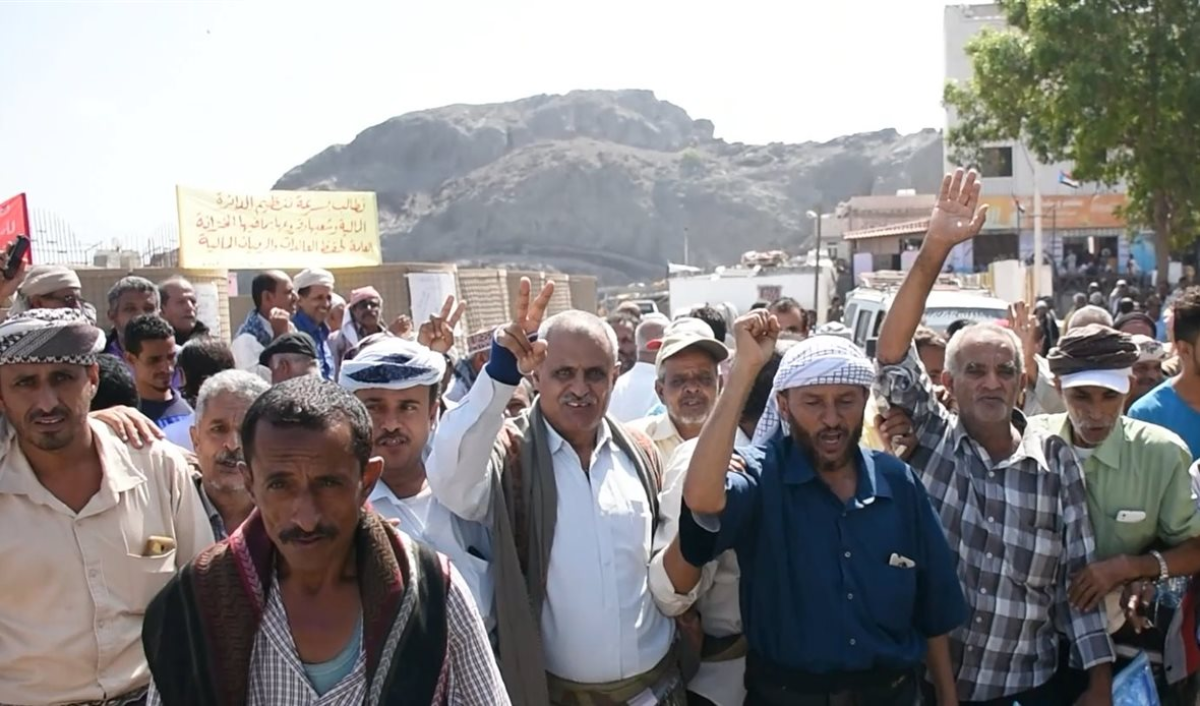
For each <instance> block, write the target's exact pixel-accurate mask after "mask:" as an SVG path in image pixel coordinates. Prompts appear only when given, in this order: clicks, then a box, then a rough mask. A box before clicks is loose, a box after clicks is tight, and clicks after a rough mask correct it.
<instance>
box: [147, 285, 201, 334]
mask: <svg viewBox="0 0 1200 706" xmlns="http://www.w3.org/2000/svg"><path fill="white" fill-rule="evenodd" d="M158 297H159V301H160V302H161V303H162V317H163V318H164V319H166V320H167V323H169V324H171V328H173V329H175V343H177V344H179V345H180V346H182V345H183V344H185V343H187V342H188V341H190V340H192V339H194V338H201V337H204V336H207V335H208V334H209V331H208V325H207V324H205V323H204V322H203V321H201V320H200V319H199V317H198V316H197V308H196V306H197V300H196V288H195V287H193V286H192V283H191V282H189V281H187V280H186V279H184V278H183V277H182V276H181V275H176V276H174V277H170V278H167V279H165V280H163V281H162V282H159V283H158Z"/></svg>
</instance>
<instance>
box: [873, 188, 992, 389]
mask: <svg viewBox="0 0 1200 706" xmlns="http://www.w3.org/2000/svg"><path fill="white" fill-rule="evenodd" d="M981 186H982V184H981V182H979V181H978V180H977V179H976V175H975V172H974V170H972V171H970V172H967V173H966V174H965V175H964V173H963V170H961V169H958V170H956V171H955V172H954V174H953V175H950V174H947V175H946V176H945V178H943V179H942V189H941V193H940V194H939V195H938V201H937V205H935V206H934V208H933V215H932V216H930V219H929V231H928V232H927V233H926V234H925V240H924V242H923V243H922V244H921V251H920V253H918V254H917V260H916V262H914V263H913V266H912V269H910V270H909V271H908V275H907V276H906V277H905V278H904V282H903V283H902V284H901V285H900V291H899V292H898V293H897V294H896V298H895V300H894V301H893V302H892V305H891V307H890V308H889V309H888V312H887V315H886V316H885V317H884V319H883V328H881V329H880V331H879V342H878V344H877V348H876V358H878V360H879V362H880V364H882V365H895V364H896V363H899V362H900V361H902V360H904V357H905V356H906V355H907V354H908V349H909V347H910V346H911V345H912V339H913V334H914V333H916V331H917V326H918V325H920V323H921V318H922V317H924V316H925V300H926V299H928V298H929V292H930V291H931V290H932V289H933V285H934V284H935V283H936V282H937V278H938V274H940V273H941V271H942V267H943V266H944V265H945V264H946V258H947V257H949V255H950V250H951V249H952V248H953V247H954V246H955V245H958V244H959V243H961V242H963V241H965V240H967V239H969V238H973V237H975V235H977V234H978V233H979V231H980V230H982V229H983V222H984V220H985V219H986V218H987V206H986V205H984V206H979V189H980V187H981Z"/></svg>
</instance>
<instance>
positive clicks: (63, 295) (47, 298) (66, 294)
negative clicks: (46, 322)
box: [8, 265, 83, 316]
mask: <svg viewBox="0 0 1200 706" xmlns="http://www.w3.org/2000/svg"><path fill="white" fill-rule="evenodd" d="M82 287H83V285H82V284H81V283H80V282H79V275H78V274H76V273H75V270H72V269H71V268H69V267H67V266H65V265H35V266H34V267H31V268H29V273H28V274H27V275H26V276H25V281H24V282H22V283H21V286H20V288H18V289H17V295H16V297H14V300H13V306H12V308H11V309H9V311H8V313H9V316H16V315H17V314H19V313H21V312H22V311H29V310H30V309H82V308H83V289H82Z"/></svg>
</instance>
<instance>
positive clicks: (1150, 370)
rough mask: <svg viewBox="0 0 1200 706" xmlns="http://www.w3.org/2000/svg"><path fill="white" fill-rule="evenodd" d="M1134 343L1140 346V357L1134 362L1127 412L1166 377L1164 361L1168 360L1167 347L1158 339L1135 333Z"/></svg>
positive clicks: (1126, 403) (1126, 406) (1126, 401)
mask: <svg viewBox="0 0 1200 706" xmlns="http://www.w3.org/2000/svg"><path fill="white" fill-rule="evenodd" d="M1132 339H1133V344H1134V345H1135V346H1137V347H1138V359H1137V362H1136V363H1134V364H1133V389H1131V390H1130V391H1129V397H1128V399H1126V400H1125V413H1126V414H1128V413H1129V409H1130V408H1131V407H1133V405H1134V404H1135V403H1136V402H1137V401H1138V400H1140V399H1142V398H1143V397H1145V396H1146V395H1147V394H1149V393H1150V391H1151V390H1153V389H1154V388H1156V387H1158V386H1159V385H1161V384H1162V381H1163V380H1164V379H1165V378H1166V375H1164V374H1163V367H1162V366H1163V363H1165V362H1167V358H1168V357H1169V356H1168V355H1167V349H1166V347H1165V346H1163V344H1162V343H1159V342H1158V340H1157V339H1154V338H1151V337H1150V336H1143V335H1141V334H1135V335H1134V336H1133V337H1132Z"/></svg>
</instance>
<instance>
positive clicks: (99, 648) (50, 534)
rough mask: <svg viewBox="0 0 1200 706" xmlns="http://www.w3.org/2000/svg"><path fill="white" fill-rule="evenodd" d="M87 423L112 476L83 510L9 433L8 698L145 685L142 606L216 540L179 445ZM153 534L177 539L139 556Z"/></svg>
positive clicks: (0, 675)
mask: <svg viewBox="0 0 1200 706" xmlns="http://www.w3.org/2000/svg"><path fill="white" fill-rule="evenodd" d="M91 426H92V433H93V434H94V436H95V439H96V443H97V445H98V447H99V452H100V460H101V463H102V465H103V468H104V478H103V480H102V482H101V485H100V490H99V492H97V493H96V494H95V495H94V496H92V498H91V500H89V501H88V503H87V505H86V506H84V508H83V509H82V510H80V512H79V513H78V514H77V513H75V512H72V511H71V509H70V508H68V507H67V506H66V505H64V504H63V503H62V502H61V501H59V500H58V498H56V497H54V496H53V495H52V494H51V493H50V492H49V491H47V490H46V489H45V488H44V487H43V486H42V485H41V483H40V482H39V481H38V479H37V477H36V476H35V475H34V473H33V470H32V469H31V468H30V466H29V462H28V461H27V460H26V459H25V455H24V454H23V453H22V452H21V450H20V447H19V446H18V445H17V443H16V441H15V440H13V439H12V438H11V434H12V432H11V431H10V432H9V434H10V437H9V438H10V445H9V446H8V451H7V453H6V455H5V457H4V459H3V461H0V566H3V567H4V578H3V579H2V580H0V703H4V704H62V703H72V702H78V701H91V700H101V699H110V698H114V697H116V696H120V695H122V694H125V693H128V692H130V691H132V690H134V689H137V688H140V687H144V686H146V685H147V684H148V683H149V681H150V671H149V669H148V667H147V666H146V658H145V655H144V654H143V652H142V618H143V615H144V614H145V612H146V606H147V605H148V604H149V603H150V599H152V598H154V596H155V595H156V594H157V593H158V591H159V590H160V589H161V588H162V587H163V586H164V585H165V584H166V583H167V581H168V580H169V579H170V578H171V576H173V575H174V573H175V571H176V570H177V569H179V568H181V567H182V566H183V565H184V564H186V563H187V562H188V561H190V560H191V559H192V558H193V557H195V556H196V555H197V554H198V553H200V551H201V550H202V549H204V548H205V547H207V546H208V545H209V544H211V543H212V541H213V534H212V528H211V527H210V526H209V523H208V518H207V517H206V516H205V514H204V509H203V507H202V506H201V504H200V498H199V497H198V496H197V494H196V487H195V485H194V484H193V483H192V480H191V473H190V471H189V470H188V465H187V462H186V461H185V460H184V458H183V455H182V454H181V453H180V451H179V450H178V449H176V448H175V447H174V446H172V445H170V444H167V443H165V442H157V443H155V444H152V445H150V446H148V447H146V448H143V449H141V450H138V449H134V448H132V447H130V446H127V445H125V444H124V443H123V442H121V441H120V440H119V439H118V438H117V437H116V435H114V434H113V433H112V432H111V431H110V430H109V429H108V427H106V426H105V425H104V424H102V423H100V422H96V421H92V422H91ZM151 536H158V537H170V538H172V539H173V540H174V542H175V548H174V549H169V550H167V551H166V552H165V553H163V554H160V555H158V556H143V555H144V554H145V550H146V540H147V539H149V538H150V537H151Z"/></svg>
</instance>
